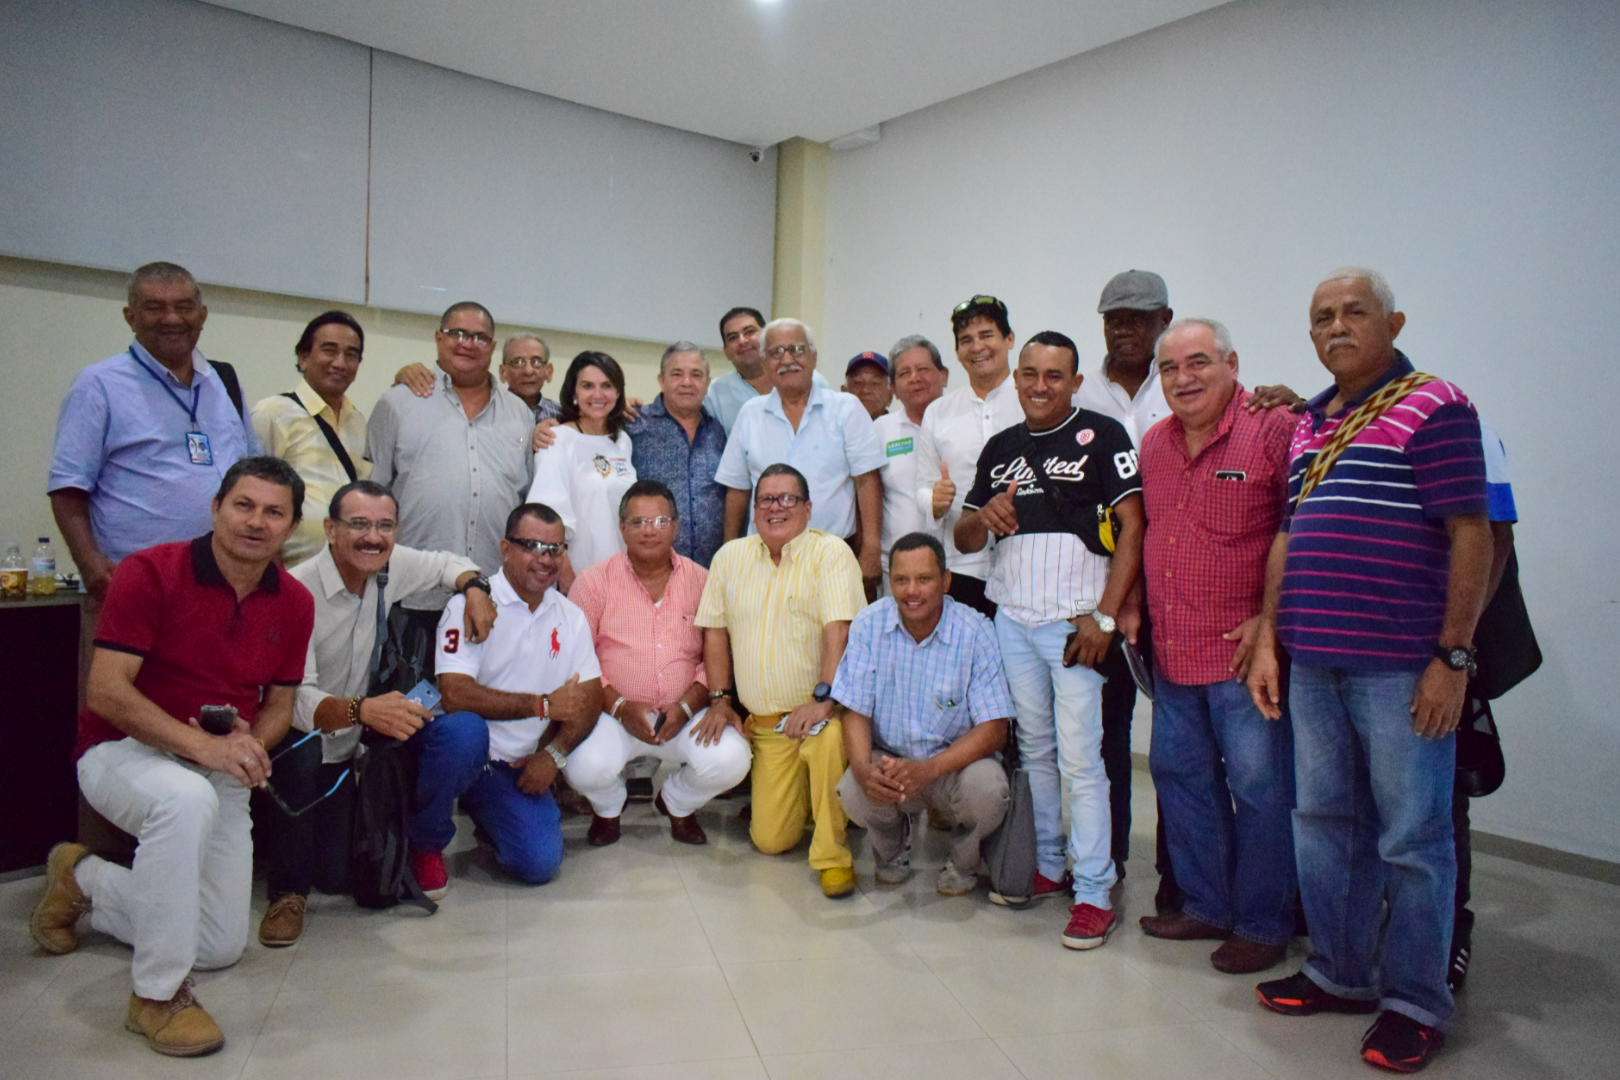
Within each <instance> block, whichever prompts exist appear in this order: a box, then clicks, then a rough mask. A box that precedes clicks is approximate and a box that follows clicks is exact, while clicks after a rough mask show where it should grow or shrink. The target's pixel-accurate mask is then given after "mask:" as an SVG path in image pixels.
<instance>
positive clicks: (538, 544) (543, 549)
mask: <svg viewBox="0 0 1620 1080" xmlns="http://www.w3.org/2000/svg"><path fill="white" fill-rule="evenodd" d="M506 542H507V543H509V544H516V545H517V546H518V547H520V548H522V549H523V550H524V551H527V552H528V553H529V554H530V555H550V556H551V557H552V558H556V557H557V556H559V555H561V554H563V553H564V552H565V551H567V550H568V541H566V540H564V541H563V542H562V543H560V544H550V543H547V542H546V541H544V540H525V539H524V538H523V537H521V536H508V537H507V538H506Z"/></svg>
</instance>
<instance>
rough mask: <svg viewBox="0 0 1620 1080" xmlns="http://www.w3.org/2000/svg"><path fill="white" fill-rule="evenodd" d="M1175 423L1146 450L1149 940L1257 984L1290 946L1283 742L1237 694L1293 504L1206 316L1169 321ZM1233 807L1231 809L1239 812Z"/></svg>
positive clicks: (1274, 441)
mask: <svg viewBox="0 0 1620 1080" xmlns="http://www.w3.org/2000/svg"><path fill="white" fill-rule="evenodd" d="M1154 362H1155V366H1156V369H1157V373H1158V378H1159V380H1160V382H1161V383H1162V385H1163V388H1164V396H1165V400H1166V401H1167V403H1168V404H1169V406H1170V411H1171V415H1170V416H1168V417H1166V418H1165V419H1164V420H1162V421H1160V422H1159V423H1157V424H1155V425H1154V426H1153V427H1152V428H1151V429H1149V431H1148V432H1147V434H1146V435H1145V436H1144V437H1143V439H1142V449H1141V468H1142V492H1143V499H1144V503H1145V506H1146V510H1147V518H1148V526H1147V535H1146V540H1145V543H1144V549H1143V561H1144V575H1145V582H1146V588H1147V597H1148V609H1149V612H1150V613H1151V615H1152V621H1153V634H1154V640H1153V645H1154V653H1153V655H1154V698H1153V747H1152V751H1151V753H1150V755H1149V764H1150V767H1151V768H1152V771H1153V783H1154V785H1155V787H1156V788H1157V789H1158V793H1159V801H1160V805H1161V812H1162V814H1163V816H1164V828H1165V835H1166V839H1167V841H1168V845H1169V850H1170V859H1171V864H1172V866H1173V867H1174V868H1175V876H1176V881H1177V882H1178V883H1179V884H1180V886H1181V888H1182V890H1183V892H1184V893H1185V897H1186V899H1185V902H1184V904H1183V907H1182V909H1181V910H1180V911H1173V912H1169V913H1166V914H1163V915H1147V916H1144V917H1143V918H1142V920H1141V926H1142V929H1143V931H1144V932H1146V933H1148V934H1150V935H1152V936H1153V937H1160V938H1169V939H1172V940H1177V941H1194V940H1206V939H1207V940H1212V941H1220V942H1221V945H1220V947H1219V948H1217V949H1216V950H1215V951H1214V953H1213V954H1212V955H1211V956H1210V963H1211V964H1213V965H1214V967H1215V968H1216V970H1218V971H1223V972H1227V973H1231V974H1239V973H1247V972H1254V971H1261V970H1263V969H1265V968H1268V967H1271V966H1273V965H1274V964H1276V963H1277V962H1279V961H1280V960H1281V959H1282V957H1283V954H1284V951H1285V949H1286V946H1287V943H1288V938H1289V937H1290V936H1291V935H1292V933H1293V924H1294V917H1293V901H1294V894H1295V890H1296V884H1295V872H1294V846H1293V838H1292V833H1291V829H1292V822H1291V816H1290V813H1291V811H1292V808H1293V805H1294V758H1293V739H1292V735H1291V729H1290V727H1289V721H1288V717H1287V715H1286V713H1285V714H1284V715H1283V717H1282V718H1281V719H1280V720H1267V719H1266V718H1265V717H1264V716H1262V715H1261V713H1260V711H1259V709H1257V708H1256V707H1255V705H1254V702H1253V701H1252V700H1251V698H1250V696H1249V693H1248V689H1247V687H1246V686H1245V685H1244V682H1243V680H1244V676H1245V675H1247V673H1248V665H1249V657H1250V654H1251V652H1252V650H1253V647H1254V638H1255V633H1256V630H1257V626H1258V622H1259V617H1260V604H1261V600H1262V597H1263V594H1264V589H1265V567H1266V554H1267V552H1268V551H1269V550H1270V548H1271V542H1272V538H1273V537H1274V536H1275V535H1276V531H1277V526H1278V522H1279V521H1280V519H1281V517H1282V513H1283V508H1284V506H1285V504H1286V502H1287V497H1288V446H1289V439H1290V437H1291V435H1292V432H1293V430H1294V427H1295V426H1296V423H1297V418H1296V417H1295V415H1294V414H1293V413H1292V412H1291V411H1289V410H1287V409H1271V410H1266V411H1260V412H1255V411H1251V410H1250V409H1249V408H1247V406H1248V404H1249V401H1250V398H1251V397H1252V396H1253V395H1252V394H1251V393H1250V392H1249V391H1248V390H1245V389H1244V388H1243V386H1242V385H1241V384H1240V383H1239V382H1238V379H1237V374H1238V357H1237V352H1236V351H1235V350H1234V349H1233V348H1232V341H1231V337H1230V336H1229V335H1228V334H1227V331H1226V328H1225V327H1224V326H1222V325H1221V324H1220V323H1218V322H1215V321H1214V320H1213V319H1182V320H1179V321H1177V322H1174V323H1172V324H1170V326H1169V327H1168V328H1167V329H1166V330H1165V332H1164V334H1163V335H1162V336H1161V337H1160V338H1159V342H1158V346H1157V348H1156V350H1155V354H1154ZM1234 806H1235V809H1234Z"/></svg>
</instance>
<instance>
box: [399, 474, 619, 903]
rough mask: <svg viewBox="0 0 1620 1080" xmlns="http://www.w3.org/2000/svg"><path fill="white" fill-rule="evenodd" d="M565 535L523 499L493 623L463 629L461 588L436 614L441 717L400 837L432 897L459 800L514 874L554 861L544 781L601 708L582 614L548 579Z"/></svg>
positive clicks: (558, 825)
mask: <svg viewBox="0 0 1620 1080" xmlns="http://www.w3.org/2000/svg"><path fill="white" fill-rule="evenodd" d="M567 550H568V544H567V543H566V542H565V540H564V539H563V523H562V518H560V517H558V516H557V513H556V511H554V510H552V509H551V508H550V507H548V506H544V505H542V504H540V503H524V504H523V505H522V506H519V507H518V508H517V509H516V510H513V511H512V513H511V514H510V515H509V516H508V517H507V519H506V531H505V535H504V537H503V538H502V539H501V570H500V572H499V573H498V574H496V575H495V576H494V577H493V578H492V579H491V580H490V589H489V593H490V599H492V600H493V601H494V602H495V609H496V613H497V614H496V618H495V626H494V629H492V630H491V631H490V634H489V637H488V638H486V639H485V640H484V641H482V642H474V641H469V640H468V639H467V636H466V633H465V632H464V630H463V615H462V609H463V607H464V605H465V604H466V599H465V596H454V597H451V599H450V603H449V605H448V606H447V607H446V608H445V609H444V616H443V617H442V618H441V619H440V620H439V629H438V636H437V642H438V656H437V666H436V668H435V671H436V673H437V676H438V681H439V692H440V693H441V694H442V695H443V696H444V701H443V708H444V710H445V715H443V716H439V717H437V718H436V719H434V720H433V721H432V722H431V723H429V724H428V726H427V727H426V728H424V729H423V730H422V731H421V732H420V733H418V735H417V738H418V739H419V740H421V744H422V756H421V775H420V777H419V779H418V781H417V788H416V799H417V805H416V809H415V812H414V813H413V814H412V815H411V821H410V827H409V832H408V838H409V842H410V845H411V869H412V870H414V871H415V873H416V880H417V881H418V883H420V884H421V886H422V891H423V892H425V893H427V894H428V896H430V897H432V898H434V899H438V898H439V897H440V896H443V895H444V893H445V891H446V890H447V889H448V888H449V884H450V880H449V874H448V872H447V871H446V869H445V865H444V848H445V845H447V844H449V843H450V839H451V837H453V836H454V835H455V831H456V829H455V823H454V822H453V821H452V820H451V812H452V810H453V808H454V806H455V802H456V800H457V799H458V798H459V799H460V800H461V804H462V806H463V807H464V808H465V809H466V810H467V812H468V813H469V814H471V815H472V819H473V821H474V823H476V824H477V825H478V826H479V827H480V828H481V829H483V831H484V832H485V834H487V835H488V837H489V839H490V841H491V842H492V843H493V844H494V847H495V858H496V861H498V862H499V863H500V864H501V866H502V867H504V868H505V869H506V870H507V871H508V872H509V873H511V874H512V875H513V876H514V877H517V878H519V879H520V880H522V881H525V882H528V883H529V884H531V885H543V884H544V883H546V882H547V881H550V880H551V879H552V878H553V877H555V876H556V873H557V867H558V865H559V864H560V863H561V862H562V815H561V814H560V813H559V811H558V809H557V801H556V799H555V798H553V796H552V792H551V786H552V782H553V781H554V780H556V778H557V773H558V772H559V771H560V770H562V769H564V768H565V767H566V766H567V764H568V753H569V751H571V750H573V748H574V747H576V746H578V745H579V744H580V743H581V742H583V741H584V740H585V737H586V736H588V735H589V734H590V733H591V729H592V728H594V727H595V726H596V718H597V716H598V714H600V713H601V711H602V673H601V669H600V668H599V667H598V666H597V662H596V650H595V648H594V647H593V645H592V643H591V628H590V625H589V624H588V623H587V622H586V621H585V616H584V614H583V613H582V612H581V611H580V610H579V608H577V607H575V606H574V605H573V604H572V603H570V602H569V601H568V599H567V598H565V597H564V596H563V595H562V594H560V593H559V592H557V590H556V589H554V588H553V587H552V586H553V585H555V584H556V582H557V576H558V574H559V573H560V572H561V570H562V562H563V555H564V553H565V552H567Z"/></svg>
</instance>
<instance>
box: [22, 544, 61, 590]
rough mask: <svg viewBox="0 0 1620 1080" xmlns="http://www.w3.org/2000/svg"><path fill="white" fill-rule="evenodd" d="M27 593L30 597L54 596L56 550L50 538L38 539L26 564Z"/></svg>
mask: <svg viewBox="0 0 1620 1080" xmlns="http://www.w3.org/2000/svg"><path fill="white" fill-rule="evenodd" d="M28 592H29V594H30V595H31V596H55V595H56V548H54V547H52V546H51V538H50V537H48V536H42V537H40V538H39V546H38V547H36V548H35V549H34V557H33V558H32V559H30V560H29V562H28Z"/></svg>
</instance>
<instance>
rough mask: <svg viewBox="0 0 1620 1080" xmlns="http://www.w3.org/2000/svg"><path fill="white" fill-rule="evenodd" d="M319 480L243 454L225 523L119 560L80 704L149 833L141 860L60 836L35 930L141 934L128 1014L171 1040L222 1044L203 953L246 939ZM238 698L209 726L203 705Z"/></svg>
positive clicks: (135, 940) (105, 784)
mask: <svg viewBox="0 0 1620 1080" xmlns="http://www.w3.org/2000/svg"><path fill="white" fill-rule="evenodd" d="M303 502H304V482H303V481H302V480H301V479H299V477H298V474H297V473H296V472H294V471H293V470H292V468H291V466H289V465H288V464H287V463H286V462H284V461H281V460H279V459H277V458H270V457H250V458H243V459H242V460H240V461H238V462H237V463H236V464H234V465H232V466H231V468H230V469H229V470H228V471H227V472H226V473H225V478H224V480H223V481H222V482H221V484H220V487H219V493H218V494H216V495H215V496H214V500H213V520H214V530H213V532H210V533H207V534H206V535H203V536H199V537H198V538H197V539H195V540H191V541H189V542H181V543H174V544H159V545H158V546H156V547H151V548H147V549H145V550H144V551H138V552H136V553H135V554H133V555H131V556H129V557H128V558H126V559H125V560H124V561H123V562H121V563H120V564H119V565H118V569H117V571H116V573H115V574H114V575H113V579H112V584H111V586H110V587H109V588H108V591H107V600H106V605H105V607H104V608H103V609H102V614H101V624H100V626H99V627H98V629H97V631H96V650H95V656H94V659H93V660H92V661H91V666H90V681H89V687H88V690H87V692H86V707H85V710H84V711H83V712H82V713H81V714H80V716H79V742H78V753H79V766H78V772H79V789H80V790H81V791H82V792H83V793H84V796H85V798H86V799H87V800H89V802H90V805H91V806H93V807H95V808H96V810H97V811H99V812H100V813H101V814H103V815H104V816H105V817H106V818H107V819H108V820H110V821H112V822H113V823H114V824H115V825H117V826H118V827H120V828H122V829H124V830H125V831H127V832H130V833H132V834H134V836H135V838H136V841H137V846H136V849H135V861H134V865H133V866H131V867H129V868H127V869H126V868H125V867H123V866H119V865H117V864H115V863H111V862H107V861H106V860H104V859H100V858H97V857H95V856H93V855H90V853H89V851H88V849H86V848H85V847H84V846H83V845H80V844H58V845H57V846H56V847H55V848H53V849H52V850H51V854H50V859H49V861H48V863H47V866H46V890H45V896H44V898H43V899H41V900H40V902H39V906H38V907H37V908H35V910H34V914H33V918H32V919H31V920H30V923H29V928H30V930H31V931H32V932H33V936H34V940H35V941H37V942H38V943H39V945H40V947H42V948H43V949H45V950H46V951H47V952H51V953H66V952H71V951H72V950H73V949H74V948H76V947H77V946H78V937H77V935H76V933H75V932H74V924H75V922H77V920H78V918H79V916H81V915H83V914H84V913H85V912H86V911H88V912H90V913H91V915H90V922H91V925H92V926H93V927H95V929H97V930H100V931H101V932H102V933H105V934H111V935H112V936H113V937H116V938H118V939H119V940H121V941H125V942H128V943H129V944H130V945H132V946H133V947H134V950H135V957H134V964H133V969H134V970H133V974H134V993H133V994H132V995H131V997H130V1001H129V1013H128V1016H127V1018H126V1019H125V1022H124V1026H125V1027H127V1028H128V1029H129V1030H131V1031H134V1032H136V1033H138V1034H141V1035H144V1036H145V1037H146V1039H147V1041H148V1042H149V1043H150V1044H151V1047H152V1049H154V1050H156V1051H157V1052H159V1053H162V1054H169V1055H173V1056H177V1057H190V1056H195V1055H198V1054H206V1053H210V1052H212V1051H214V1050H217V1049H219V1048H220V1047H221V1046H223V1045H224V1043H225V1036H224V1035H223V1034H222V1033H221V1032H220V1030H219V1026H218V1025H217V1024H216V1023H215V1022H214V1020H213V1018H212V1017H210V1016H209V1015H208V1013H207V1012H206V1011H205V1010H204V1009H203V1007H202V1006H201V1005H199V1004H198V1003H197V1000H196V998H195V997H193V996H192V994H191V988H190V987H191V984H190V978H189V977H190V974H191V971H192V970H193V969H194V968H196V969H201V970H210V969H213V968H221V967H228V966H229V965H231V964H234V963H235V962H236V960H237V958H238V957H240V956H241V955H242V950H243V948H245V947H246V945H247V935H248V902H249V895H250V888H251V885H252V878H253V842H252V838H251V835H250V832H249V821H248V789H249V788H252V787H257V786H259V785H261V784H263V783H264V782H265V781H266V780H267V779H268V778H269V776H270V758H269V756H268V755H267V754H266V752H265V747H266V746H274V745H275V744H276V743H277V742H279V741H281V738H282V737H283V736H284V735H285V734H286V733H287V729H288V726H289V725H290V723H291V721H292V708H293V698H294V694H295V692H296V690H297V688H298V684H299V683H300V682H301V681H302V678H303V672H304V653H305V650H306V649H307V647H308V645H309V636H310V631H311V629H312V628H313V626H314V622H315V604H314V601H313V600H312V599H311V598H310V595H309V591H308V590H306V589H305V588H304V587H303V586H302V585H300V584H299V583H298V582H297V581H295V580H293V578H292V576H291V575H289V574H286V573H284V572H282V571H281V570H280V569H279V568H278V567H276V566H275V565H274V562H273V560H274V559H275V557H276V555H277V554H278V553H279V552H280V551H281V544H282V541H284V540H285V539H286V538H287V536H288V535H289V534H290V533H291V532H292V530H293V528H294V527H295V526H296V525H297V524H298V517H299V512H300V508H301V507H302V506H303ZM208 705H228V706H231V707H233V708H234V709H235V710H236V712H237V719H236V721H235V724H234V728H233V730H231V731H230V732H229V733H228V734H224V735H213V734H209V733H208V732H207V731H204V730H203V729H202V728H201V727H200V726H199V725H198V722H197V717H199V716H200V715H201V714H202V710H203V708H204V706H208Z"/></svg>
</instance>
